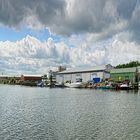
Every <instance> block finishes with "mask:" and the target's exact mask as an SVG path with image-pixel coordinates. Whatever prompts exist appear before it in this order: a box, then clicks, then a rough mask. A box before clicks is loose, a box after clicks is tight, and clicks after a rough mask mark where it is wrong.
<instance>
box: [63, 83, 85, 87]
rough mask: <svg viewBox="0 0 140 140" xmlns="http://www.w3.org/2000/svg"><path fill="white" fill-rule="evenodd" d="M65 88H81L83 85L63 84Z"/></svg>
mask: <svg viewBox="0 0 140 140" xmlns="http://www.w3.org/2000/svg"><path fill="white" fill-rule="evenodd" d="M65 86H66V87H69V88H81V87H83V83H82V82H74V83H65Z"/></svg>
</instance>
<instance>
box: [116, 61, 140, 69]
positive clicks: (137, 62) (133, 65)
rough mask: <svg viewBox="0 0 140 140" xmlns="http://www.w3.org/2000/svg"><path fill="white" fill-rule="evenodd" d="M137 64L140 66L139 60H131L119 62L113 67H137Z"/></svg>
mask: <svg viewBox="0 0 140 140" xmlns="http://www.w3.org/2000/svg"><path fill="white" fill-rule="evenodd" d="M137 66H140V62H139V61H131V62H129V63H126V64H119V65H117V66H116V67H115V68H130V67H137Z"/></svg>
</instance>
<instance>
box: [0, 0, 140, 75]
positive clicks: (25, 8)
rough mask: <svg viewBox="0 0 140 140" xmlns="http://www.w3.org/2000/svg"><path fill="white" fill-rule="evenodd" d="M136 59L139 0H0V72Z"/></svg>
mask: <svg viewBox="0 0 140 140" xmlns="http://www.w3.org/2000/svg"><path fill="white" fill-rule="evenodd" d="M135 60H138V61H140V0H0V73H4V74H22V73H28V74H29V73H39V74H40V73H41V74H44V73H46V72H47V71H48V70H50V69H55V68H56V67H58V66H59V65H65V66H67V67H85V66H96V65H103V64H108V63H110V64H112V65H114V66H115V65H117V64H120V63H127V62H129V61H135Z"/></svg>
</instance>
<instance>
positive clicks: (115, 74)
mask: <svg viewBox="0 0 140 140" xmlns="http://www.w3.org/2000/svg"><path fill="white" fill-rule="evenodd" d="M110 76H111V79H112V80H114V81H120V82H122V81H125V80H129V81H131V82H132V83H135V82H136V81H137V68H136V67H133V68H120V69H112V70H111V71H110Z"/></svg>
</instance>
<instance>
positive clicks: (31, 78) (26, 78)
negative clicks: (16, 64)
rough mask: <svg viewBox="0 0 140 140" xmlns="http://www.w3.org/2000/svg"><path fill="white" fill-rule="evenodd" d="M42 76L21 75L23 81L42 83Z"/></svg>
mask: <svg viewBox="0 0 140 140" xmlns="http://www.w3.org/2000/svg"><path fill="white" fill-rule="evenodd" d="M41 80H42V76H41V75H21V81H41Z"/></svg>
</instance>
